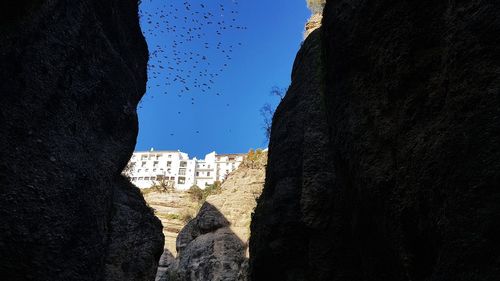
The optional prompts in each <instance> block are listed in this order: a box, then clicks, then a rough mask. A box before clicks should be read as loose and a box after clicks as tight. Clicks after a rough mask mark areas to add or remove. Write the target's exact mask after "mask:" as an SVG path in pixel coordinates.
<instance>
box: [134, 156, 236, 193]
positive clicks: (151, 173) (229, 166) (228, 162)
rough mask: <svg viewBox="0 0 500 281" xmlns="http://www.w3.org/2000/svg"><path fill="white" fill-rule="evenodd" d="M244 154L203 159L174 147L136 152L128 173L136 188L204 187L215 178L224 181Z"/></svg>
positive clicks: (185, 188) (181, 188) (183, 188)
mask: <svg viewBox="0 0 500 281" xmlns="http://www.w3.org/2000/svg"><path fill="white" fill-rule="evenodd" d="M244 158H245V154H241V153H238V154H217V153H216V152H215V151H214V152H211V153H209V154H207V155H206V156H205V158H204V159H196V158H193V159H190V158H189V156H188V154H187V153H184V152H181V151H173V150H162V151H155V150H153V149H151V150H150V151H137V152H134V153H133V155H132V158H131V159H130V162H129V170H128V171H127V175H128V176H129V177H130V179H131V181H132V183H133V184H135V185H136V186H137V187H139V188H149V187H151V186H153V185H155V184H160V183H161V184H163V185H166V186H168V187H172V188H175V189H179V190H187V189H189V188H190V187H191V186H194V185H196V186H198V187H200V188H202V189H204V188H205V187H206V186H207V185H211V184H213V183H214V182H216V181H223V180H224V179H225V178H226V177H227V175H228V174H229V173H231V172H232V171H234V170H236V169H237V168H238V167H239V165H240V164H241V162H243V159H244Z"/></svg>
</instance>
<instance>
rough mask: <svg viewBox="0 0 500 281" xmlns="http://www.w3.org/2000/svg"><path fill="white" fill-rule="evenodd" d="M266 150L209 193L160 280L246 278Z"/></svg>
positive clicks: (242, 280)
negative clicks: (217, 189) (171, 262)
mask: <svg viewBox="0 0 500 281" xmlns="http://www.w3.org/2000/svg"><path fill="white" fill-rule="evenodd" d="M266 161H267V153H265V152H263V153H259V154H257V155H254V156H249V157H247V158H246V159H245V161H244V162H243V163H242V164H241V165H240V166H239V167H238V169H236V170H235V171H234V172H232V173H231V174H230V175H229V176H228V178H227V179H226V181H225V182H224V183H223V184H222V186H221V189H222V192H221V193H220V194H216V195H211V196H208V197H207V200H206V202H205V203H204V204H203V205H202V207H201V209H200V211H199V212H198V214H197V215H196V217H195V218H194V219H193V220H191V221H190V222H189V223H188V224H187V225H186V226H185V227H184V228H183V229H182V230H181V232H180V233H179V235H178V237H177V251H178V256H177V260H176V263H175V264H173V265H172V266H171V267H169V268H168V272H167V273H166V274H165V275H164V276H163V277H162V279H161V280H186V281H188V280H189V281H210V280H221V281H222V280H225V281H245V280H247V278H248V239H249V236H250V217H251V213H252V211H253V210H254V208H255V205H256V204H257V203H256V201H255V200H256V198H257V197H258V196H259V195H260V194H261V192H262V188H263V186H264V174H265V163H266Z"/></svg>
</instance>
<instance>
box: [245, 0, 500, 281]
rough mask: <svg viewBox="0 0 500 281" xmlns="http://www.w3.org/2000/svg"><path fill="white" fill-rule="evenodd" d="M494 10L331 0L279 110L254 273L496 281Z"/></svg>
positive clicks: (498, 206)
mask: <svg viewBox="0 0 500 281" xmlns="http://www.w3.org/2000/svg"><path fill="white" fill-rule="evenodd" d="M499 15H500V4H499V3H496V2H491V1H483V0H476V1H468V2H456V1H451V2H450V1H447V2H446V1H445V2H443V1H427V0H426V1H400V2H394V1H385V0H382V1H362V0H355V1H351V0H349V1H347V0H336V1H328V2H327V4H326V7H325V10H324V14H323V25H322V27H321V29H319V30H316V31H315V32H313V33H312V34H311V35H310V36H309V37H308V38H307V40H306V41H305V42H304V44H303V46H302V48H301V50H300V51H299V53H298V55H297V58H296V61H295V64H294V68H293V73H292V84H291V86H290V88H289V90H288V93H287V95H286V97H285V98H284V100H283V101H282V103H281V104H280V105H279V107H278V109H277V111H276V114H275V116H274V120H273V127H272V134H271V140H270V145H269V162H268V168H267V174H266V183H265V188H264V191H263V194H262V196H261V197H260V199H259V201H258V205H257V208H256V210H255V214H254V216H253V219H252V226H251V232H252V236H251V239H250V267H251V277H252V280H255V281H257V280H258V281H262V280H294V281H295V280H311V281H312V280H314V281H318V280H328V281H331V280H338V281H352V280H384V281H389V280H413V281H415V280H433V281H434V280H435V281H437V280H440V281H444V280H463V281H470V280H491V281H493V280H498V276H500V254H499V253H500V251H499V245H500V241H499V240H500V217H499V216H500V189H499V188H498V187H499V186H500V149H499V148H500V106H499V105H500V92H499V90H500V89H499V86H500V76H499V75H498V73H500V44H499V43H500V42H499V39H498V36H497V34H499V32H500V20H499Z"/></svg>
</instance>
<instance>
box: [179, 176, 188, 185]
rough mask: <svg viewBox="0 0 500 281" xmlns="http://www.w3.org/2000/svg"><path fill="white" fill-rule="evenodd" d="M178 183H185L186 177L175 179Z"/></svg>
mask: <svg viewBox="0 0 500 281" xmlns="http://www.w3.org/2000/svg"><path fill="white" fill-rule="evenodd" d="M177 183H178V184H185V183H186V178H185V177H179V180H178V181H177Z"/></svg>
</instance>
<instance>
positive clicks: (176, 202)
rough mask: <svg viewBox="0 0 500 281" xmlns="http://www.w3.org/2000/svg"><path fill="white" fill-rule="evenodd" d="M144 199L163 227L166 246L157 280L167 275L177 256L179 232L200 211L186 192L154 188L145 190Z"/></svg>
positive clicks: (197, 203) (195, 201) (195, 202)
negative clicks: (162, 190)
mask: <svg viewBox="0 0 500 281" xmlns="http://www.w3.org/2000/svg"><path fill="white" fill-rule="evenodd" d="M142 191H143V194H144V199H145V200H146V202H147V203H148V205H149V206H150V207H151V208H152V209H153V210H154V212H155V215H156V217H157V218H159V219H160V221H161V224H162V225H163V235H164V236H165V245H164V251H163V255H162V256H161V258H160V262H159V267H158V272H157V278H160V277H161V276H163V275H165V272H166V271H167V270H168V267H170V265H171V264H172V263H175V257H176V256H177V249H176V239H177V235H178V234H179V232H180V231H181V230H182V228H183V227H184V226H185V225H186V224H187V222H188V221H189V220H191V219H192V218H194V216H195V215H196V213H197V212H198V211H199V209H200V204H199V202H198V200H197V199H196V198H193V196H192V195H191V194H190V193H189V192H186V191H178V190H168V191H164V192H160V191H158V190H156V189H155V188H154V187H153V188H150V189H143V190H142Z"/></svg>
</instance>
